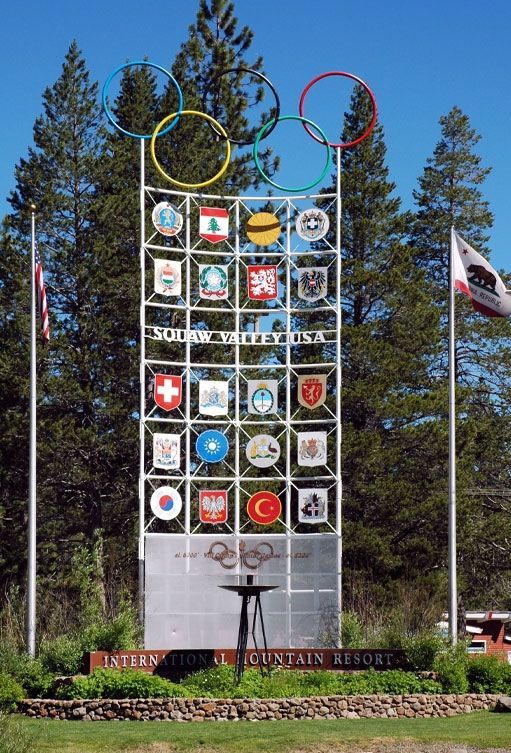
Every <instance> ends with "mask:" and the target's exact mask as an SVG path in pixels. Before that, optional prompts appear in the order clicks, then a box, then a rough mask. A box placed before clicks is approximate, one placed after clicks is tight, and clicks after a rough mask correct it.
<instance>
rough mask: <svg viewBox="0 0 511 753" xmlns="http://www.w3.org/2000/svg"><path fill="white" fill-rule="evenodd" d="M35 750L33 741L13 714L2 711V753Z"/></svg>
mask: <svg viewBox="0 0 511 753" xmlns="http://www.w3.org/2000/svg"><path fill="white" fill-rule="evenodd" d="M32 751H34V746H33V741H32V738H31V736H29V735H28V734H27V732H26V730H25V729H24V727H22V726H21V724H20V723H19V721H18V720H17V719H15V718H13V717H12V716H6V715H5V714H2V713H1V712H0V753H31V752H32Z"/></svg>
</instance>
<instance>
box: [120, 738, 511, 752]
mask: <svg viewBox="0 0 511 753" xmlns="http://www.w3.org/2000/svg"><path fill="white" fill-rule="evenodd" d="M176 750H178V748H177V747H176V746H174V745H172V743H151V745H144V746H142V747H139V748H130V749H129V753H175V751H176ZM196 750H200V753H221V749H220V748H211V747H209V746H208V747H206V746H203V745H201V746H199V747H198V748H196ZM289 753H511V748H471V747H467V746H466V745H459V744H456V743H419V742H414V741H412V740H374V741H373V742H371V743H354V742H346V743H342V742H339V743H336V742H334V743H332V742H330V743H328V744H320V745H310V746H307V747H306V748H293V749H291V750H290V751H289Z"/></svg>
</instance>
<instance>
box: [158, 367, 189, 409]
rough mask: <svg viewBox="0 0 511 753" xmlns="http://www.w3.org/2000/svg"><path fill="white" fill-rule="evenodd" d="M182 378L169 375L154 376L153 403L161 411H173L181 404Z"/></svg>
mask: <svg viewBox="0 0 511 753" xmlns="http://www.w3.org/2000/svg"><path fill="white" fill-rule="evenodd" d="M182 394H183V389H182V377H180V376H172V375H170V374H155V375H154V402H155V403H156V405H158V406H159V407H160V408H162V409H163V410H174V408H177V407H178V406H179V405H180V403H181V397H182Z"/></svg>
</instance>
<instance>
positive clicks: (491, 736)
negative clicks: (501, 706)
mask: <svg viewBox="0 0 511 753" xmlns="http://www.w3.org/2000/svg"><path fill="white" fill-rule="evenodd" d="M17 720H18V721H19V722H20V723H21V725H22V728H23V729H24V730H25V731H26V732H27V733H28V734H30V735H31V736H34V737H35V738H36V742H35V750H36V751H37V753H39V752H41V753H42V752H43V751H52V753H61V752H62V753H99V751H101V752H103V751H104V752H105V753H106V752H107V751H112V752H113V751H135V750H136V751H138V752H139V753H140V752H141V751H148V752H154V753H166V752H167V751H187V752H188V753H190V752H191V753H193V752H194V751H202V752H203V753H205V751H213V750H214V751H222V753H223V752H225V753H234V751H236V753H252V751H253V752H254V753H255V751H257V753H267V752H268V753H272V752H273V751H278V752H279V753H286V752H287V751H294V750H297V749H299V750H300V753H302V752H304V751H311V752H312V751H315V750H321V751H324V750H327V749H330V750H333V751H335V750H336V749H339V750H341V749H343V747H344V749H345V750H349V745H350V743H353V744H354V743H359V744H360V743H363V744H364V746H365V747H364V749H366V750H368V751H370V750H371V748H370V742H371V741H372V740H382V739H385V740H388V741H389V742H390V741H391V740H396V741H399V740H414V741H416V742H418V743H435V742H436V743H438V742H446V743H458V744H464V745H469V746H472V747H476V748H481V749H483V750H484V749H488V748H508V749H509V750H510V751H511V714H492V713H490V712H487V711H481V712H477V713H473V714H466V715H465V714H462V715H460V716H456V717H451V718H448V719H436V718H435V719H402V720H401V719H399V720H398V719H339V720H324V721H303V720H299V721H276V722H234V723H233V722H202V723H197V722H192V723H179V722H161V723H158V722H156V723H155V722H148V723H147V722H146V723H144V722H129V721H121V722H69V721H68V722H61V721H46V720H37V719H27V718H25V717H17Z"/></svg>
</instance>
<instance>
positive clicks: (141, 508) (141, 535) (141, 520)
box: [138, 139, 146, 628]
mask: <svg viewBox="0 0 511 753" xmlns="http://www.w3.org/2000/svg"><path fill="white" fill-rule="evenodd" d="M144 186H145V142H144V139H140V411H139V412H140V468H139V479H138V484H139V490H138V617H139V621H140V625H141V626H142V628H143V626H144V618H145V615H144V602H145V598H144V593H145V589H144V578H145V399H146V378H145V377H146V374H145V300H146V293H145V247H144V243H145V187H144Z"/></svg>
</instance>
